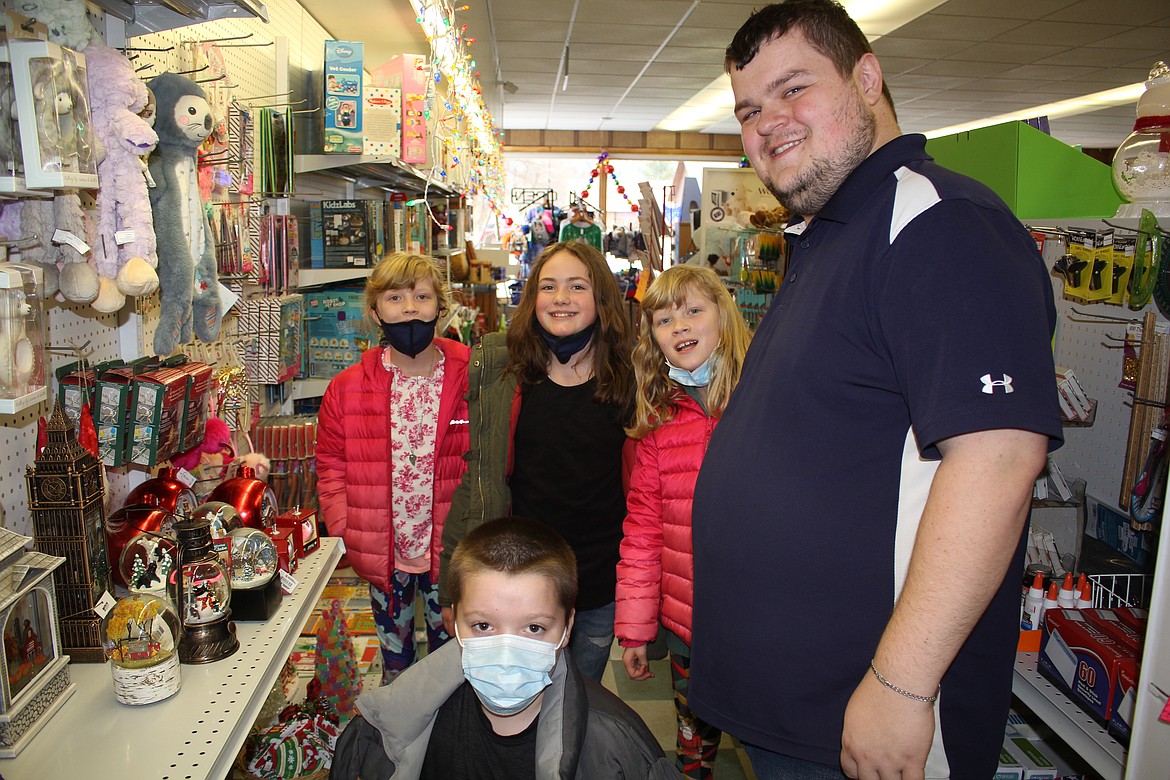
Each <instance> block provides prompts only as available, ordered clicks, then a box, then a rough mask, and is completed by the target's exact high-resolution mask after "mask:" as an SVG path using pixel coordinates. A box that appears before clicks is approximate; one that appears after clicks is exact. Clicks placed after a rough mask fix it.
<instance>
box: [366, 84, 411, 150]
mask: <svg viewBox="0 0 1170 780" xmlns="http://www.w3.org/2000/svg"><path fill="white" fill-rule="evenodd" d="M362 128H363V132H364V134H363V136H362V154H368V155H373V156H375V157H401V156H402V90H401V89H398V88H396V87H366V88H365V90H364V94H363V99H362Z"/></svg>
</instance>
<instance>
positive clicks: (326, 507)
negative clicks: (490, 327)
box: [317, 254, 469, 683]
mask: <svg viewBox="0 0 1170 780" xmlns="http://www.w3.org/2000/svg"><path fill="white" fill-rule="evenodd" d="M365 300H366V304H367V307H368V309H367V312H368V314H369V317H370V320H371V322H372V323H374V324H376V325H377V326H378V329H379V331H380V333H381V336H382V339H381V344H380V346H378V347H376V348H371V349H369V350H366V352H365V353H364V354H363V355H362V360H361V363H360V364H359V365H356V366H351V367H350V368H347V369H346V370H345V371H343V372H342V373H341V374H339V375H338V376H337V377H336V378H335V379H334V380H333V381H332V382H330V384H329V388H328V389H327V390H326V392H325V397H324V398H323V399H322V403H321V411H320V413H319V415H318V420H319V428H318V436H317V471H318V492H319V495H320V501H321V512H322V515H323V518H324V520H325V523H326V525H327V527H328V528H329V531H330V533H331V534H333V535H335V536H341V537H343V539H344V541H345V546H346V549H347V552H348V555H349V561H350V564H351V565H352V566H353V568H354V571H355V572H356V573H357V574H358V575H360V576H361V577H362V578H363V579H365V580H367V581H369V583H370V600H371V602H372V605H373V612H374V624H375V626H376V628H377V632H378V639H379V642H380V644H381V649H382V681H383V683H386V682H389V681H390V680H392V679H394V677H395V676H397V674H398V673H399V672H401V671H402V670H403V669H405V668H406V667H407V666H409V665H410V664H411V663H412V662H413V661H414V658H415V642H414V615H415V599H416V598H421V599H422V600H423V604H424V610H423V613H424V615H425V622H426V625H427V642H428V648H429V649H430V650H434V649H436V648H437V647H438V646H439V645H441V644H442V643H443V642H446V641H447V639H448V637H447V634H446V632H445V631H444V630H443V624H442V620H441V617H440V613H439V608H438V601H437V582H438V579H437V577H438V559H439V552H440V550H441V540H442V528H443V521H444V520H445V519H446V514H447V509H448V507H449V506H450V501H451V493H452V492H453V491H454V489H455V486H456V485H457V484H458V483H459V480H460V478H461V477H462V476H463V472H464V471H465V470H466V463H465V462H464V461H463V458H462V456H463V454H464V453H465V452H466V451H467V402H466V400H465V398H464V396H465V395H466V393H467V359H468V355H469V351H468V349H467V347H466V346H464V345H463V344H460V343H459V342H456V341H451V340H449V339H442V338H435V327H436V324H437V322H438V320H439V317H440V315H441V314H442V313H443V312H444V311H445V310H446V308H447V291H446V283H445V280H444V274H443V273H442V271H441V270H440V269H439V267H438V266H437V264H436V263H435V262H434V261H433V260H431V259H430V258H427V257H422V256H419V255H406V254H392V255H389V256H387V257H386V258H385V259H384V260H382V262H381V263H379V264H378V266H377V267H376V268H375V269H374V271H373V273H372V274H371V275H370V279H369V281H368V283H367V285H366V292H365Z"/></svg>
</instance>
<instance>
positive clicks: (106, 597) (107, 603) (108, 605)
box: [93, 590, 117, 618]
mask: <svg viewBox="0 0 1170 780" xmlns="http://www.w3.org/2000/svg"><path fill="white" fill-rule="evenodd" d="M116 603H117V600H116V599H115V598H114V597H113V596H111V595H110V592H109V591H108V590H107V591H105V592H104V593H102V597H101V598H100V599H98V602H97V603H96V604H94V605H93V611H94V612H96V613H97V616H98V617H100V618H104V617H105V616H106V615H108V614H110V610H111V609H113V608H114V604H116Z"/></svg>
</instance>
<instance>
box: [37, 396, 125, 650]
mask: <svg viewBox="0 0 1170 780" xmlns="http://www.w3.org/2000/svg"><path fill="white" fill-rule="evenodd" d="M101 468H102V464H101V461H99V460H98V459H97V458H96V457H94V455H93V454H92V453H91V452H90V451H89V450H87V449H85V448H84V447H82V446H81V444H80V443H79V442H78V441H77V434H76V432H75V431H74V430H73V425H72V423H70V421H69V418H68V417H66V416H65V414H64V413H63V412H62V410H61V407H60V406H57V407H56V408H55V409H54V410H53V414H52V416H51V417H50V418H49V424H48V443H47V444H46V445H45V447H44V449H42V450H41V454H40V455H39V456H38V457H37V458H36V459H35V460H34V461H33V465H32V466H30V467H29V469H28V472H27V476H26V478H27V481H28V503H29V508H30V509H31V510H32V520H33V539H34V542H35V544H36V548H37V549H38V550H40V551H41V552H43V553H48V554H50V555H59V556H61V557H63V558H65V564H64V565H63V566H61V568H60V569H59V570H58V571H57V585H56V589H57V607H58V612H59V614H60V615H61V644H62V650H63V652H65V653H66V654H68V655H69V657H70V658H71V659H72V660H73V661H74V662H75V663H76V662H92V663H102V662H104V661H105V660H106V657H105V652H104V650H103V647H102V637H101V617H99V616H98V614H97V613H95V612H94V611H93V608H94V605H95V604H97V602H98V600H99V599H100V598H101V597H102V594H103V593H105V591H106V590H107V589H108V588H109V587H110V585H109V575H110V564H109V559H108V556H107V551H106V531H105V528H106V513H105V507H104V506H103V504H102V496H103V489H102V473H101Z"/></svg>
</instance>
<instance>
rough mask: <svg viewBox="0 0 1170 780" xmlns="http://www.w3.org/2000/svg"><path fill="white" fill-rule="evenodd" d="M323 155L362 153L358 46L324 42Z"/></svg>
mask: <svg viewBox="0 0 1170 780" xmlns="http://www.w3.org/2000/svg"><path fill="white" fill-rule="evenodd" d="M324 152H325V153H326V154H361V153H362V44H361V43H360V42H356V41H325V144H324Z"/></svg>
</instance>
